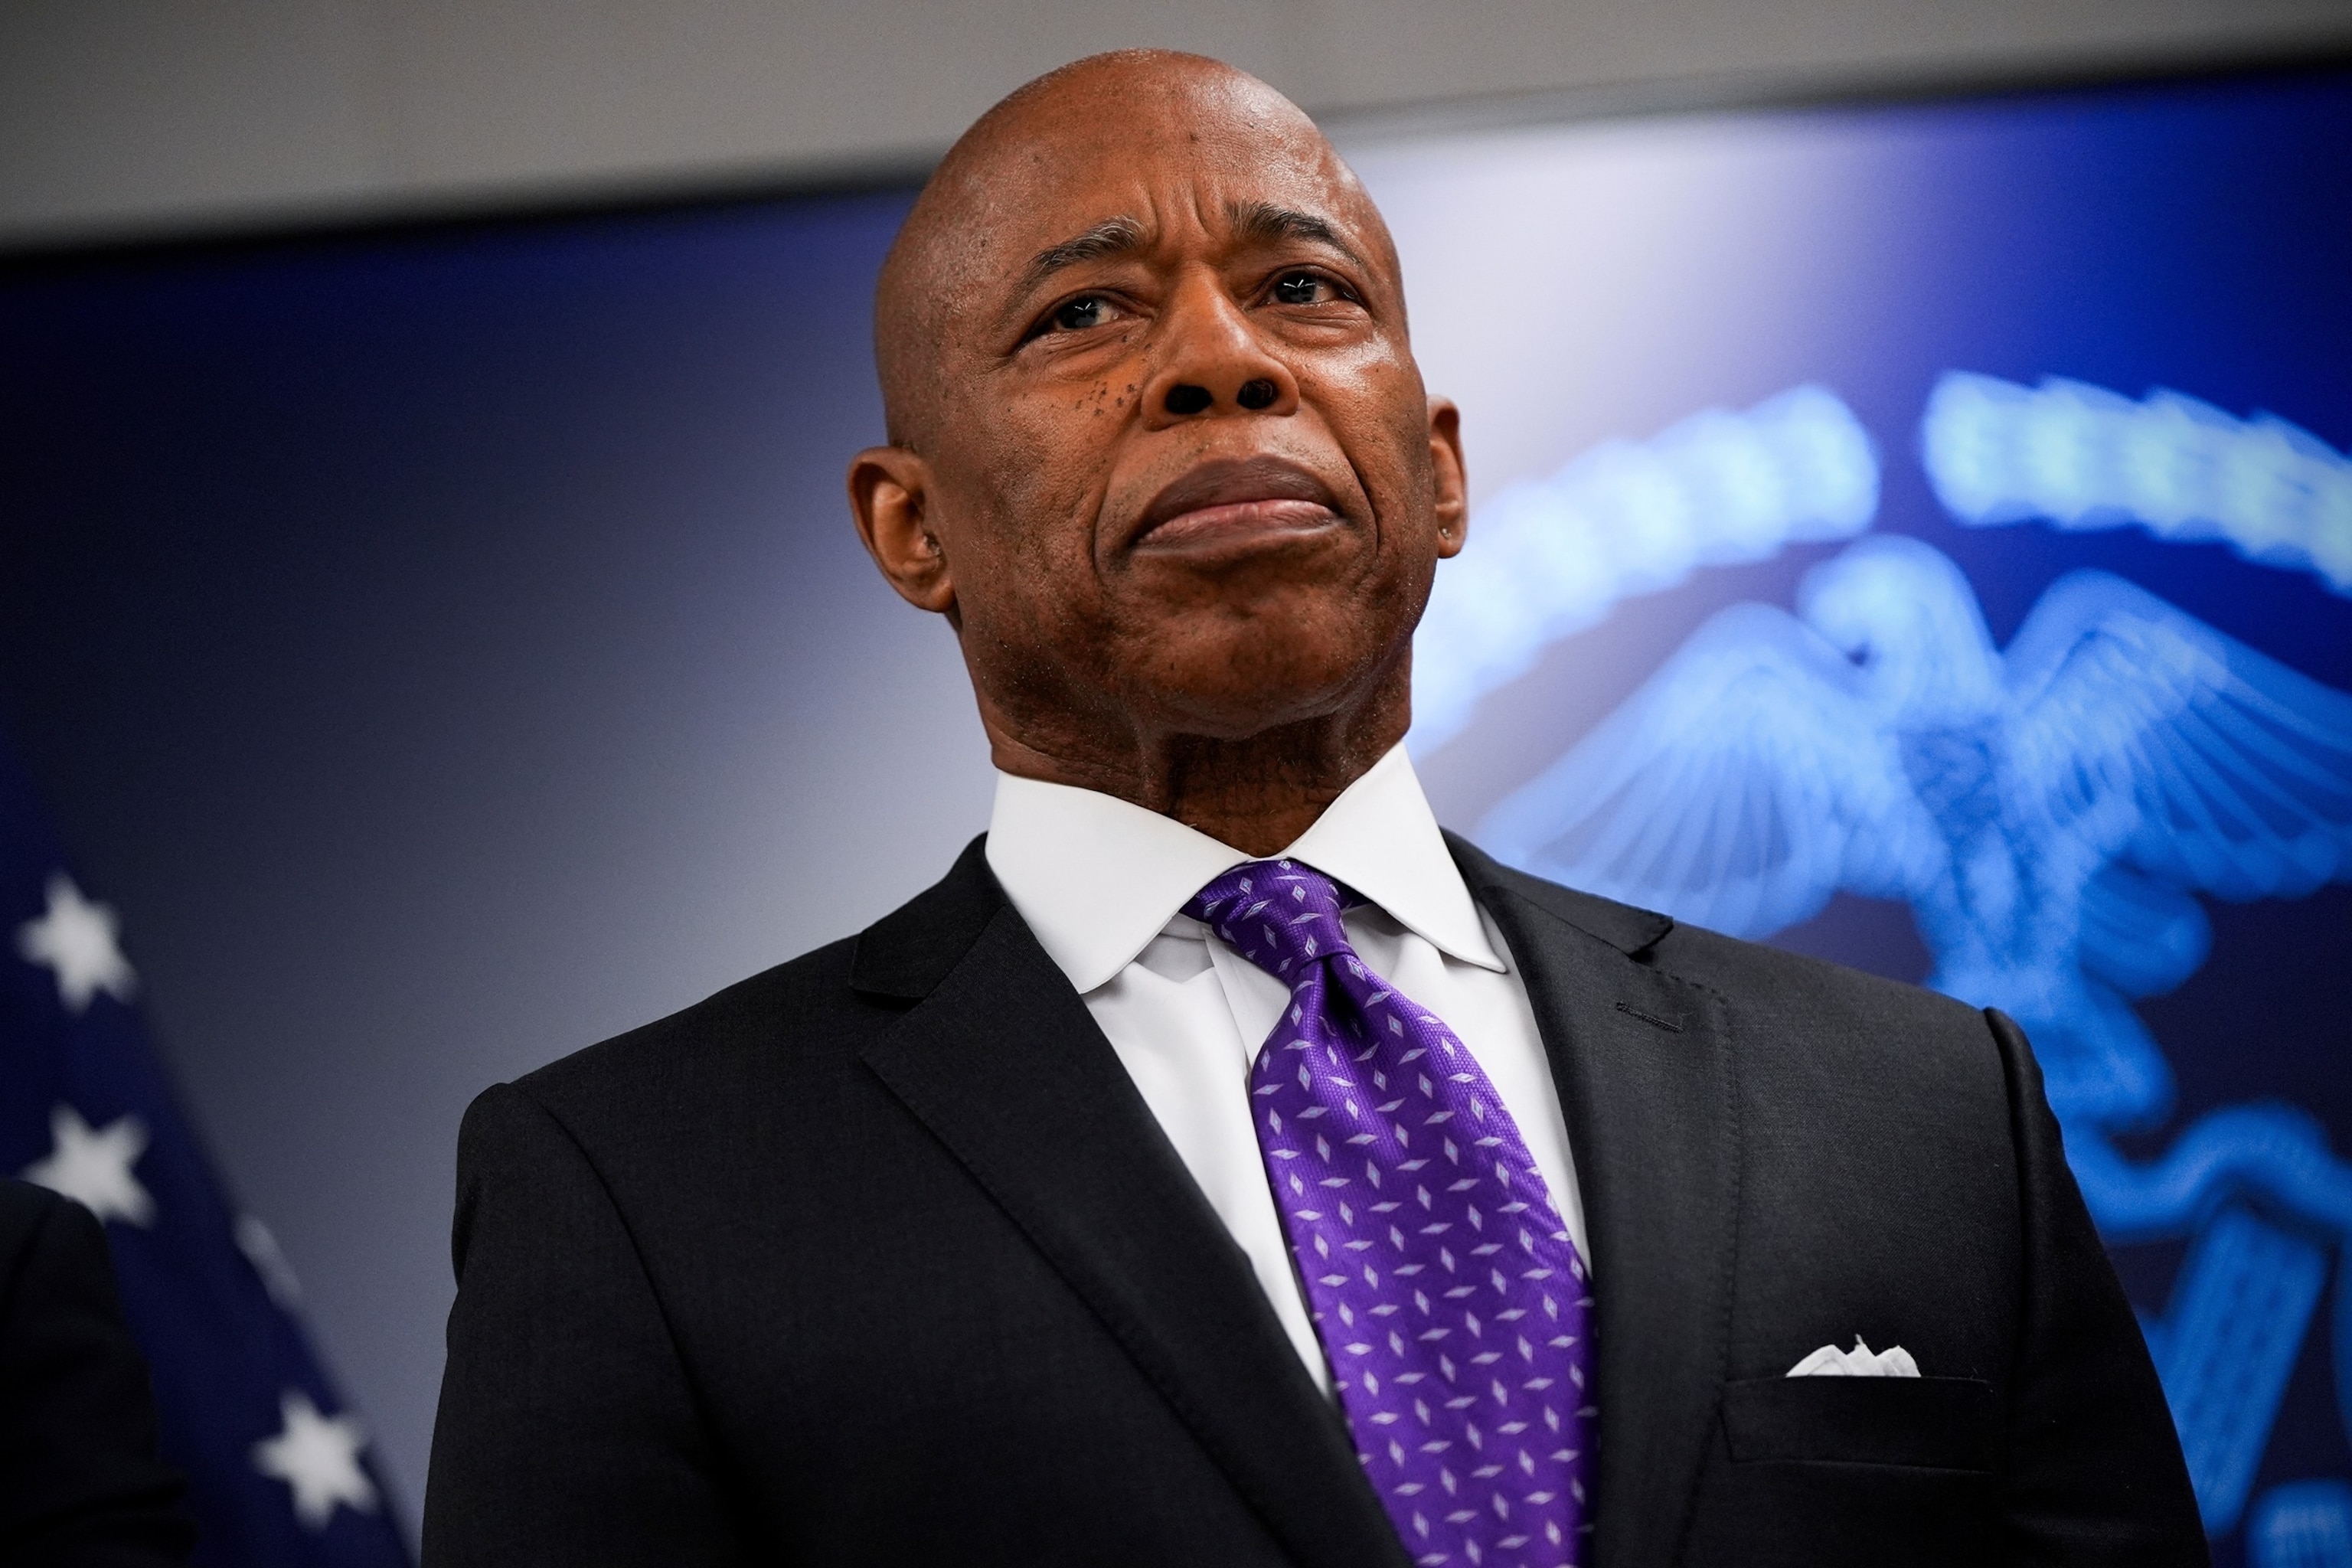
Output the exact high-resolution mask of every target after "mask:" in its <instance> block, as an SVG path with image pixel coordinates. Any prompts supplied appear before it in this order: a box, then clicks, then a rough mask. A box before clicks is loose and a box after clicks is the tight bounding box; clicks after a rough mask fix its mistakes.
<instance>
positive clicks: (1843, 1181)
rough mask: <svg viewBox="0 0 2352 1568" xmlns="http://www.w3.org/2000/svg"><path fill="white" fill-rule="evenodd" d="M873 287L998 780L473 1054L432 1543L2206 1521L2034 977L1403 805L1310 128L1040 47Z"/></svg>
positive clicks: (2064, 1550) (1410, 471) (1456, 458)
mask: <svg viewBox="0 0 2352 1568" xmlns="http://www.w3.org/2000/svg"><path fill="white" fill-rule="evenodd" d="M1542 286H1543V285H1542V283H1541V281H1540V279H1539V276H1538V269H1537V268H1533V267H1532V266H1530V265H1528V262H1527V260H1526V258H1507V257H1502V258H1497V265H1496V298H1495V301H1494V306H1495V308H1496V309H1497V310H1508V309H1510V308H1511V302H1512V299H1513V297H1514V294H1515V292H1516V291H1517V290H1523V289H1534V288H1539V287H1542ZM876 316H877V319H876V346H877V359H878V362H879V367H880V371H881V374H882V378H883V386H884V393H885V401H886V405H887V412H888V418H889V431H888V436H889V442H888V444H887V446H883V447H876V448H873V449H871V450H869V451H866V452H865V453H862V454H860V455H859V456H858V457H857V458H856V459H855V460H854V461H853V463H852V465H851V468H850V473H849V489H850V499H851V502H852V506H853V509H854V510H855V513H856V521H857V525H858V527H859V530H860V531H861V535H862V537H863V538H864V540H865V542H866V546H867V548H868V550H869V551H870V552H871V553H872V554H873V557H874V559H875V561H876V563H877V565H878V566H879V568H880V569H881V571H882V572H883V574H885V575H886V576H887V578H888V580H889V581H890V583H891V584H893V585H894V586H895V587H896V588H897V589H898V592H899V593H900V594H901V595H903V596H904V597H905V598H906V599H907V600H908V602H909V603H911V604H913V605H917V606H919V607H920V608H923V609H925V610H929V611H932V612H934V613H937V614H939V615H940V616H944V617H945V618H946V619H947V620H948V622H949V623H950V626H952V627H953V628H954V630H955V633H956V635H957V637H958V638H959V641H960V645H961V648H962V651H963V655H964V658H965V662H966V665H967V668H968V669H969V671H970V673H971V680H972V685H973V689H974V692H975V695H976V697H977V700H978V702H979V705H980V711H981V716H982V721H983V723H984V724H985V726H986V729H987V731H988V735H989V739H990V742H991V744H992V750H993V755H994V758H995V762H996V765H997V768H998V770H999V773H1000V778H999V786H998V794H997V800H996V806H995V811H994V815H993V816H992V821H991V825H990V828H989V832H988V834H987V836H986V837H984V838H983V839H981V840H976V841H975V842H974V844H973V845H972V847H971V848H970V849H969V850H968V851H967V852H966V853H965V855H964V856H963V858H961V860H959V861H958V862H957V864H956V865H955V866H954V867H953V868H951V869H950V871H949V872H948V874H947V876H946V877H945V878H944V879H942V880H941V881H940V883H939V884H938V885H937V886H936V887H934V888H932V889H929V891H927V892H925V893H923V894H922V895H920V896H919V897H918V898H917V899H916V900H913V901H912V902H911V903H908V905H906V906H905V907H904V908H902V909H900V910H898V911H897V912H896V913H893V914H891V915H889V916H887V918H885V919H883V920H882V921H878V922H877V923H876V924H875V925H873V926H872V927H870V928H868V929H867V930H866V931H864V932H862V933H860V934H858V935H856V937H854V938H850V939H848V940H845V941H843V942H837V943H835V944H834V945H832V946H830V947H826V948H823V949H820V950H819V951H817V952H813V953H810V954H808V955H806V956H805V957H803V958H800V959H797V960H795V961H793V963H787V964H784V965H782V966H781V967H779V968H777V969H774V970H772V971H770V972H769V973H765V974H762V975H759V976H756V977H754V978H753V979H751V980H749V981H746V982H744V983H743V984H740V985H738V986H736V987H734V988H732V989H730V990H729V991H726V992H723V993H721V994H719V995H718V996H715V997H713V998H711V999H710V1000H709V1001H708V1002H705V1003H703V1004H702V1005H699V1006H698V1007H695V1008H691V1009H689V1010H688V1011H687V1012H685V1013H682V1014H680V1015H678V1016H676V1017H673V1018H669V1019H667V1020H665V1021H663V1022H661V1023H657V1024H655V1025H652V1026H648V1027H646V1028H645V1029H642V1030H639V1031H637V1032H636V1033H635V1034H632V1035H628V1036H625V1037H622V1038H620V1039H617V1040H613V1041H608V1042H606V1043H605V1044H604V1045H602V1046H598V1047H594V1048H593V1049H591V1050H588V1051H585V1052H583V1053H581V1054H580V1055H578V1056H575V1057H573V1058H569V1059H567V1060H565V1061H562V1062H559V1063H557V1064H556V1065H554V1066H552V1067H551V1068H546V1069H544V1070H542V1071H541V1072H538V1073H535V1074H532V1075H530V1077H528V1078H526V1079H522V1080H520V1082H518V1083H515V1084H511V1085H502V1086H500V1087H499V1088H496V1089H491V1090H490V1091H488V1093H486V1094H485V1095H484V1096H483V1097H482V1098H481V1099H480V1100H478V1102H477V1103H476V1105H475V1107H474V1109H473V1110H472V1111H471V1112H470V1113H469V1114H468V1116H467V1121H466V1127H465V1131H464V1134H463V1137H462V1141H461V1148H460V1153H459V1191H458V1215H457V1240H456V1250H457V1267H458V1277H459V1290H458V1298H457V1307H456V1309H455V1310H454V1312H453V1314H452V1317H451V1320H450V1329H449V1347H450V1360H449V1369H448V1373H447V1377H446V1384H445V1385H444V1390H443V1398H442V1408H441V1420H440V1426H439V1429H438V1431H437V1433H436V1439H435V1452H434V1460H433V1471H432V1479H431V1483H430V1487H429V1489H428V1492H427V1498H426V1518H425V1557H426V1561H427V1563H429V1564H431V1565H432V1568H457V1565H458V1564H473V1563H482V1564H491V1563H496V1564H500V1565H509V1564H528V1563H579V1562H595V1563H710V1564H718V1563H755V1562H771V1561H793V1562H806V1563H918V1562H920V1563H948V1562H953V1563H1029V1564H1035V1563H1074V1564H1075V1563H1107V1562H1118V1563H1170V1564H1176V1563H1217V1564H1243V1563H1264V1564H1269V1565H1270V1564H1276V1563H1297V1564H1321V1565H1328V1568H1343V1565H1349V1568H1353V1565H1361V1564H1370V1563H1381V1564H1403V1563H1422V1564H1454V1563H1462V1564H1470V1565H1474V1568H1490V1565H1494V1564H1502V1563H1528V1564H1540V1565H1542V1568H1558V1565H1560V1564H1568V1563H1576V1564H1598V1565H1601V1568H1652V1565H1657V1564H1667V1563H1683V1564H1688V1565H1691V1568H1701V1565H1713V1564H1739V1565H1741V1568H1752V1565H1756V1564H1764V1563H1791V1564H1796V1563H1803V1564H1838V1563H1852V1564H1856V1565H1864V1564H1867V1565H1871V1568H1878V1565H1882V1564H1887V1563H1906V1564H1927V1563H1953V1564H1962V1563H1966V1564H1970V1565H1978V1564H1984V1563H2103V1564H2107V1563H2112V1564H2124V1563H2134V1564H2159V1563H2163V1564H2174V1563H2179V1564H2189V1563H2200V1562H2202V1561H2203V1560H2204V1556H2205V1551H2204V1543H2203V1539H2202V1535H2201V1533H2200V1529H2199V1525H2198V1520H2197V1515H2196V1510H2195V1507H2194V1504H2193V1501H2192V1500H2191V1498H2190V1495H2189V1486H2188V1481H2187V1478H2186V1475H2185V1472H2184V1469H2183V1467H2182V1464H2181V1459H2180V1455H2179V1448H2178V1445H2177V1443H2176V1441H2175V1438H2174V1436H2173V1432H2172V1428H2171V1425H2170V1421H2169V1419H2168V1415H2167V1413H2166V1410H2165V1406H2164V1402H2163V1397H2162V1394H2161V1393H2160V1391H2159V1390H2158V1385H2157V1382H2156V1378H2155V1375H2154V1373H2153V1371H2152V1370H2151V1368H2150V1365H2149V1362H2148V1358H2147V1352H2146V1349H2145V1347H2144V1346H2143V1345H2142V1343H2141V1341H2140V1337H2139V1332H2138V1330H2137V1326H2136V1324H2135V1322H2134V1321H2133V1318H2132V1315H2131V1312H2130V1310H2129V1309H2128V1307H2127V1306H2126V1303H2125V1300H2124V1298H2123V1295H2122V1292H2121V1291H2120V1289H2118V1288H2117V1286H2116V1281H2115V1279H2114V1276H2113V1274H2112V1272H2111V1271H2110V1270H2109V1268H2108V1266H2107V1264H2106V1261H2105V1257H2104V1255H2103V1254H2102V1252H2101V1250H2100V1248H2099V1245H2098V1242H2097V1238H2096V1237H2095V1235H2094V1234H2093V1232H2092V1229H2091V1226H2090V1222H2089V1220H2088V1218H2087V1216H2086V1215H2085V1213H2084V1207H2083V1205H2082V1201H2081V1199H2080V1197H2079V1195H2078V1194H2077V1193H2076V1191H2075V1188H2074V1183H2073V1181H2072V1179H2071V1178H2070V1176H2069V1175H2068V1173H2067V1170H2066V1165H2065V1162H2064V1158H2063V1151H2062V1150H2061V1148H2060V1143H2059V1137H2058V1131H2057V1128H2056V1126H2055V1124H2054V1122H2053V1121H2052V1118H2051V1116H2050V1112H2049V1110H2048V1108H2047V1106H2046V1105H2045V1104H2044V1101H2043V1097H2042V1085H2041V1079H2040V1076H2039V1074H2038V1072H2037V1070H2036V1068H2035V1066H2034V1062H2033V1058H2032V1053H2031V1051H2030V1050H2029V1049H2028V1047H2027V1045H2026V1042H2025V1041H2024V1039H2023V1038H2022V1037H2021V1036H2020V1035H2019V1033H2018V1031H2017V1029H2016V1028H2015V1026H2013V1025H2012V1024H2011V1023H2010V1022H2009V1021H2008V1020H2007V1019H2006V1018H2004V1017H2002V1016H2000V1015H1998V1014H1987V1013H1980V1012H1977V1011H1974V1010H1972V1009H1969V1008H1967V1007H1965V1006H1962V1005H1959V1004H1958V1003H1956V1002H1953V1001H1951V1000H1949V999H1948V998H1944V997H1940V996H1935V995H1930V994H1926V993H1923V992H1920V991H1917V990H1915V989H1912V988H1910V987H1906V986H1901V985H1895V984H1889V983H1885V982H1882V981H1878V980H1874V979H1871V978H1868V977H1866V976H1863V975H1860V974H1856V973H1851V972H1848V971H1843V970H1840V969H1836V968H1833V967H1832V966H1829V965H1825V964H1821V963H1814V962H1811V961H1809V960H1805V959H1801V958H1797V957H1793V956H1790V955H1789V954H1786V953H1782V952H1775V951H1772V950H1769V949H1765V948H1761V947H1757V946H1753V945H1749V944H1747V943H1742V942H1734V941H1730V940H1728V939H1726V938H1723V937H1719V936H1716V935H1713V934H1711V933H1708V932H1706V931H1696V930H1691V929H1687V928H1682V927H1678V926H1676V925H1675V922H1674V921H1671V920H1668V919H1666V918H1665V917H1663V916H1660V915H1655V914H1651V913H1648V912H1645V911H1643V910H1635V909H1630V908H1626V907H1624V906H1622V905H1618V904H1613V903H1610V902H1608V901H1606V900H1600V899H1595V898H1591V897H1588V896H1586V895H1583V894H1580V893H1577V892H1574V891H1572V890H1570V889H1565V888H1560V887H1556V886H1552V885H1550V884H1548V883H1545V882H1541V881H1538V880H1537V879H1532V878H1528V877H1526V876H1522V875H1519V874H1517V873H1516V872H1513V871H1510V870H1508V869H1506V868H1502V867H1500V866H1497V865H1496V864H1495V863H1494V862H1493V861H1491V860H1489V859H1487V858H1486V857H1485V856H1483V855H1481V854H1480V853H1479V852H1478V851H1477V850H1476V849H1475V848H1474V847H1471V846H1469V845H1467V844H1465V843H1464V842H1463V841H1461V840H1459V839H1456V838H1454V837H1450V836H1447V835H1445V834H1444V833H1443V832H1441V830H1440V829H1439V827H1438V826H1437V824H1436V822H1435V820H1434V818H1433V816H1431V815H1430V811H1429V807H1428V805H1427V803H1426V801H1425V800H1424V799H1423V795H1422V793H1421V789H1420V786H1419V784H1418V783H1417V781H1416V780H1415V779H1414V777H1413V774H1412V764H1411V762H1410V760H1409V759H1408V758H1407V757H1406V756H1405V753H1404V752H1403V751H1402V738H1403V735H1404V732H1405V730H1406V727H1407V724H1408V722H1409V720H1410V708H1409V681H1408V674H1409V667H1410V659H1411V647H1412V641H1411V639H1412V628H1413V626H1414V624H1415V622H1416V621H1417V620H1418V618H1419V616H1420V615H1421V611H1422V608H1423V605H1424V604H1425V602H1426V600H1427V595H1428V593H1429V587H1430V584H1431V581H1432V576H1433V572H1434V571H1436V570H1437V569H1438V567H1439V563H1440V562H1441V561H1442V560H1443V559H1444V558H1445V557H1447V556H1450V555H1452V554H1453V553H1454V552H1455V551H1457V550H1458V549H1459V548H1460V546H1461V542H1462V538H1463V531H1464V529H1465V523H1466V515H1465V514H1466V508H1465V491H1464V481H1463V467H1462V449H1461V442H1460V436H1459V416H1458V415H1457V414H1456V412H1455V410H1454V407H1453V406H1452V405H1450V404H1448V403H1446V402H1444V400H1443V399H1440V398H1433V397H1431V396H1429V395H1427V393H1426V392H1425V391H1424V389H1423V385H1422V383H1421V378H1420V374H1419V371H1418V370H1417V368H1416V367H1415V364H1414V362H1413V358H1412V349H1411V344H1410V341H1409V338H1408V335H1407V331H1406V323H1405V313H1404V300H1403V293H1402V282H1401V279H1400V278H1399V274H1398V267H1397V261H1396V256H1395V252H1394V248H1393V247H1392V246H1391V242H1390V240H1389V237H1388V234H1387V231H1386V229H1385V227H1384V226H1382V224H1381V218H1380V215H1379V213H1378V211H1377V210H1376V209H1375V208H1374V207H1373V205H1372V204H1371V202H1370V200H1369V198H1368V197H1367V196H1366V195H1365V194H1364V191H1363V189H1362V187H1361V186H1360V184H1358V183H1357V181H1356V179H1355V177H1354V175H1353V174H1351V173H1349V170H1348V169H1347V167H1346V165H1345V164H1344V163H1341V161H1340V160H1339V157H1338V156H1337V154H1336V153H1333V152H1332V150H1331V148H1330V147H1329V145H1328V143H1327V142H1325V141H1324V139H1323V138H1322V137H1321V135H1320V134H1319V133H1318V132H1317V131H1316V129H1315V127H1314V126H1313V125H1312V124H1311V123H1310V122H1309V121H1307V119H1306V117H1305V116H1303V115H1302V114H1300V113H1299V112H1298V111H1297V110H1296V109H1295V108H1294V107H1292V106H1291V105H1290V104H1289V103H1288V102H1286V100H1283V99H1282V98H1280V96H1279V95H1277V94H1276V93H1274V92H1273V91H1272V90H1271V89H1268V88H1266V87H1265V85H1264V84H1262V83H1260V82H1257V81H1255V80H1254V79H1251V78H1248V77H1246V76H1244V75H1242V74H1241V73H1239V72H1236V71H1234V70H1231V69H1229V68H1224V67H1223V66H1219V65H1217V64H1215V63H1214V62H1212V61H1207V60H1202V59H1199V58H1192V57H1187V56H1176V55H1167V54H1154V53H1135V54H1126V55H1118V56H1108V57H1102V58H1096V59H1092V60H1087V61H1081V62H1079V63H1078V64H1076V65H1075V66H1072V67H1068V68H1065V69H1064V70H1062V71H1058V72H1056V73H1055V74H1054V75H1052V76H1050V77H1047V78H1045V79H1041V80H1039V81H1037V82H1034V83H1032V84H1031V85H1030V86H1029V87H1027V88H1024V89H1022V90H1021V91H1020V92H1018V93H1016V94H1014V95H1013V97H1012V98H1010V99H1008V100H1005V102H1004V103H1003V104H1000V105H999V106H998V107H997V108H996V109H994V110H991V111H990V113H989V114H988V115H987V116H985V117H983V118H982V121H980V122H979V123H978V124H977V125H975V126H974V127H973V129H972V130H971V132H969V133H967V134H966V136H965V137H964V138H963V140H962V141H961V142H959V143H958V145H957V146H956V148H955V149H954V150H953V151H952V152H951V153H950V154H949V156H948V157H947V159H946V161H945V162H944V163H942V165H941V166H940V170H939V172H938V173H937V174H935V175H934V176H933V178H932V179H931V181H930V183H929V185H928V186H927V187H926V189H925V191H924V193H923V195H922V197H921V199H920V200H919V202H918V203H917V205H916V207H915V210H914V212H913V214H912V216H910V217H909V218H908V223H907V226H906V228H905V230H904V231H903V232H902V233H901V235H900V236H899V238H898V243H897V245H896V247H894V248H893V250H892V252H891V255H890V258H889V260H888V262H887V265H886V267H885V269H884V273H883V277H882V280H881V286H880V289H879V290H878V293H877V302H876ZM877 700H879V694H877ZM807 891H808V892H809V893H810V894H811V895H812V896H818V897H822V896H824V889H808V890H807ZM1864 1340H1867V1342H1868V1343H1864ZM1849 1341H1853V1342H1854V1343H1853V1345H1852V1347H1851V1348H1849V1347H1848V1343H1847V1342H1849ZM1873 1345H1874V1346H1875V1347H1876V1348H1875V1349H1873V1348H1871V1347H1872V1346H1873Z"/></svg>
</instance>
